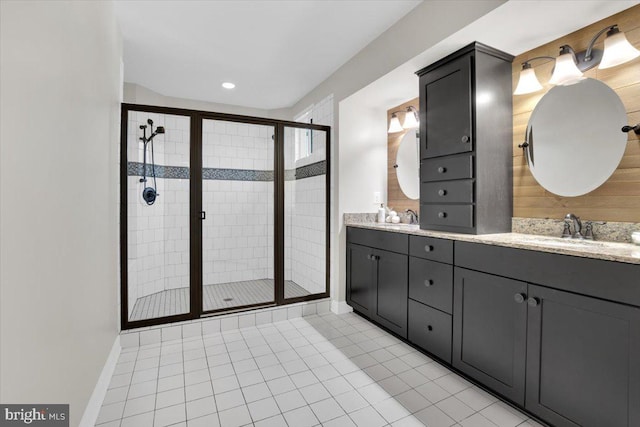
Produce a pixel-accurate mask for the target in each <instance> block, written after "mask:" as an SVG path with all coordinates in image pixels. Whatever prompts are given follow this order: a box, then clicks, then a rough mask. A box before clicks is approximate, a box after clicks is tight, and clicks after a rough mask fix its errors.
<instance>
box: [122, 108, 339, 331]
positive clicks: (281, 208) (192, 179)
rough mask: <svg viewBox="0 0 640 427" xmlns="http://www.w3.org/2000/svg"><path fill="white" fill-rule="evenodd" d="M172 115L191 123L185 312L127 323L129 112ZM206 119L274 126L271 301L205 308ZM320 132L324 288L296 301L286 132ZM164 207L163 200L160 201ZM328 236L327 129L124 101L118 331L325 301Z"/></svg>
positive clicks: (329, 215)
mask: <svg viewBox="0 0 640 427" xmlns="http://www.w3.org/2000/svg"><path fill="white" fill-rule="evenodd" d="M130 111H137V112H145V113H157V114H170V115H177V116H183V117H189V119H190V130H189V134H190V139H189V261H190V262H189V312H187V313H181V314H176V315H170V316H162V317H154V318H150V319H143V320H134V321H131V320H129V307H128V305H129V300H128V273H129V271H128V216H127V215H128V185H127V177H128V172H127V162H128V158H127V147H128V144H127V143H128V135H127V128H128V125H129V119H128V118H129V112H130ZM204 120H222V121H227V122H236V123H243V124H253V125H263V126H272V127H273V129H274V164H273V170H274V181H273V183H274V257H273V258H274V266H273V267H274V300H273V301H271V302H267V303H257V304H250V305H244V306H238V307H233V308H230V309H218V310H208V311H205V310H204V309H203V304H202V298H203V295H202V286H203V269H202V267H203V262H202V254H203V248H202V240H203V239H202V221H203V218H202V212H203V210H202V164H203V163H202V143H203V141H202V123H203V121H204ZM287 127H288V128H300V129H309V130H317V131H324V132H325V135H326V144H325V145H326V148H325V150H326V151H325V162H326V172H325V209H326V210H325V217H326V223H325V290H324V292H322V293H317V294H310V295H305V296H300V297H295V298H285V295H284V286H285V280H284V278H285V277H284V276H285V274H284V273H285V257H284V250H285V242H284V240H285V176H284V171H285V166H284V162H285V150H284V143H285V141H284V130H285V128H287ZM160 203H162V202H160ZM330 236H331V127H330V126H324V125H317V124H312V123H300V122H293V121H287V120H279V119H268V118H263V117H253V116H243V115H237V114H227V113H216V112H209V111H201V110H191V109H183V108H174V107H161V106H153V105H142V104H130V103H123V104H122V105H121V124H120V327H121V329H122V330H127V329H134V328H142V327H146V326H154V325H161V324H168V323H174V322H181V321H185V320H193V319H199V318H202V317H208V316H214V315H216V314H222V313H230V312H238V311H244V310H250V309H254V308H260V307H274V306H281V305H287V304H293V303H297V302H303V301H312V300H316V299H322V298H327V297H329V284H330V263H331V260H330V255H331V246H330Z"/></svg>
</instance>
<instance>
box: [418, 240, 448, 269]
mask: <svg viewBox="0 0 640 427" xmlns="http://www.w3.org/2000/svg"><path fill="white" fill-rule="evenodd" d="M409 255H411V256H417V257H420V258H426V259H430V260H432V261H440V262H446V263H449V264H453V240H446V239H436V238H433V237H423V236H409Z"/></svg>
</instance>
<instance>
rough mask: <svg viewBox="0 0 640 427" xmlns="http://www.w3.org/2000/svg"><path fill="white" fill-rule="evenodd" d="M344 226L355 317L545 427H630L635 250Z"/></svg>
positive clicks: (638, 317)
mask: <svg viewBox="0 0 640 427" xmlns="http://www.w3.org/2000/svg"><path fill="white" fill-rule="evenodd" d="M347 225H348V228H347V303H348V304H349V305H351V306H352V307H353V308H354V310H355V311H356V312H359V313H360V314H362V315H363V316H365V317H368V318H369V319H371V320H372V321H374V322H376V323H378V324H380V325H382V326H383V327H385V328H387V329H388V330H390V331H392V332H394V333H395V334H397V335H398V336H399V337H401V338H403V339H405V340H407V341H409V342H410V343H412V344H413V345H415V346H417V347H419V348H421V349H422V350H424V351H426V352H427V353H429V354H430V355H432V356H434V357H435V358H437V359H439V360H440V361H441V362H443V363H445V364H446V365H450V366H452V367H453V368H455V369H456V370H458V371H459V372H461V373H463V374H464V375H466V376H467V377H469V378H471V379H473V380H475V381H476V382H478V383H480V384H482V385H483V386H484V387H486V388H488V389H490V390H492V391H493V392H495V393H497V394H499V395H501V396H503V397H504V398H506V399H507V400H509V401H511V402H512V403H514V404H515V405H517V406H519V407H521V408H523V409H525V410H526V411H528V412H530V413H531V414H533V415H535V416H537V417H539V418H540V419H542V420H544V421H546V422H548V423H550V424H552V425H555V426H593V427H595V426H610V427H617V426H621V427H631V426H638V425H640V248H638V249H634V248H636V247H634V246H632V245H629V244H616V243H606V242H571V241H563V240H561V239H555V238H549V237H539V236H528V235H522V234H516V233H504V234H490V235H483V236H473V235H465V234H454V233H444V232H437V231H427V230H420V229H418V228H417V227H411V226H385V225H378V224H355V223H350V224H347ZM636 251H637V252H636Z"/></svg>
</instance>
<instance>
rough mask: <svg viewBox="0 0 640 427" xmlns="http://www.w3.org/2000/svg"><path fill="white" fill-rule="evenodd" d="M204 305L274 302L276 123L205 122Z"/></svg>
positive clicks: (208, 308)
mask: <svg viewBox="0 0 640 427" xmlns="http://www.w3.org/2000/svg"><path fill="white" fill-rule="evenodd" d="M202 133H203V135H202V208H203V210H204V211H205V212H206V219H205V220H204V221H202V270H203V271H202V277H203V281H202V285H203V289H202V306H203V307H202V308H203V311H212V310H224V309H231V308H236V307H241V306H248V305H254V304H264V303H270V302H274V301H275V292H274V271H273V268H274V241H273V235H274V233H273V228H274V170H273V167H274V142H273V135H274V128H273V126H262V125H254V124H246V123H235V122H227V121H221V120H203V123H202Z"/></svg>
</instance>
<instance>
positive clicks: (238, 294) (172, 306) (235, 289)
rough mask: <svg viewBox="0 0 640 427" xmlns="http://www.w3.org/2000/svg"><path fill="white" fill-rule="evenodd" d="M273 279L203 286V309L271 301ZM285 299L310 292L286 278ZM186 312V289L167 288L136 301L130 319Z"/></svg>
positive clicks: (187, 298)
mask: <svg viewBox="0 0 640 427" xmlns="http://www.w3.org/2000/svg"><path fill="white" fill-rule="evenodd" d="M273 293H274V290H273V279H258V280H247V281H243V282H231V283H218V284H215V285H205V286H204V287H203V292H202V299H203V301H202V302H203V308H204V311H210V310H220V309H224V308H234V307H239V306H244V305H251V304H260V303H267V302H270V301H273V299H274V294H273ZM284 295H285V298H295V297H301V296H305V295H310V292H309V291H307V290H306V289H304V288H303V287H301V286H300V285H298V284H297V283H295V282H293V281H291V280H286V281H285V283H284ZM188 312H189V288H178V289H169V290H166V291H162V292H156V293H155V294H151V295H147V296H145V297H142V298H138V299H137V300H136V303H135V305H134V306H133V312H132V313H131V316H130V318H129V321H134V320H142V319H153V318H156V317H164V316H172V315H174V314H181V313H188Z"/></svg>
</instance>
